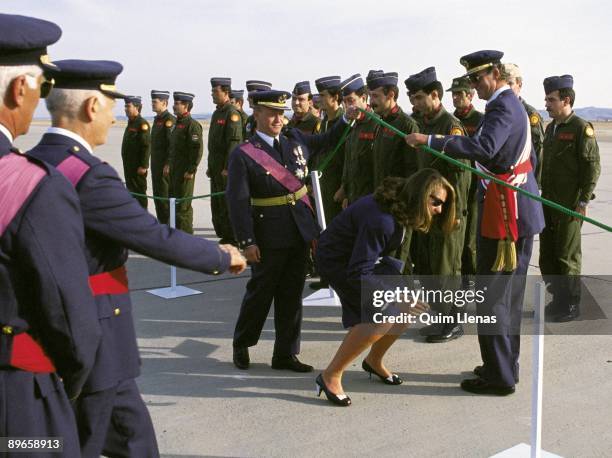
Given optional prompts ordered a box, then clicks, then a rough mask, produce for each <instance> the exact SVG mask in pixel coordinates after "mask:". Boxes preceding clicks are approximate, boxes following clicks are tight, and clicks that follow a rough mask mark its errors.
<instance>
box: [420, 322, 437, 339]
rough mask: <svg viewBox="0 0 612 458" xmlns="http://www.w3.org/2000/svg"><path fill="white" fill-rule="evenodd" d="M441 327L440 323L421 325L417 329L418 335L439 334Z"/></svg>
mask: <svg viewBox="0 0 612 458" xmlns="http://www.w3.org/2000/svg"><path fill="white" fill-rule="evenodd" d="M441 329H442V325H440V324H437V323H436V324H428V325H427V326H423V327H422V328H421V329H419V335H421V336H423V337H428V336H433V335H437V334H440V330H441Z"/></svg>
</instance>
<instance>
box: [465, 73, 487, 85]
mask: <svg viewBox="0 0 612 458" xmlns="http://www.w3.org/2000/svg"><path fill="white" fill-rule="evenodd" d="M488 73H489V72H486V73H476V74H473V75H468V79H469V80H470V83H472V84H478V83H480V80H481V79H482V78H483V77H484V76H485V75H487V74H488Z"/></svg>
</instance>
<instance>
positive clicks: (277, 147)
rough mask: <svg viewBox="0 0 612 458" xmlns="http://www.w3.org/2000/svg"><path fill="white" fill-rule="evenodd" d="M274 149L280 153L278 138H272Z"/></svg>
mask: <svg viewBox="0 0 612 458" xmlns="http://www.w3.org/2000/svg"><path fill="white" fill-rule="evenodd" d="M274 149H275V150H276V151H278V152H279V153H281V147H280V142H279V141H278V138H275V139H274Z"/></svg>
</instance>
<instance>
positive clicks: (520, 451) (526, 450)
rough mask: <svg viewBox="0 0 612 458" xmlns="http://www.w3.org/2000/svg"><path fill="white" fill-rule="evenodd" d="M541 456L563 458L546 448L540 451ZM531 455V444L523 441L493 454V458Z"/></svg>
mask: <svg viewBox="0 0 612 458" xmlns="http://www.w3.org/2000/svg"><path fill="white" fill-rule="evenodd" d="M540 456H541V457H542V458H561V457H560V456H559V455H555V454H554V453H550V452H547V451H545V450H541V451H540ZM529 457H531V446H529V445H527V444H525V443H521V444H517V445H515V446H514V447H510V448H509V449H508V450H504V451H503V452H499V453H497V454H495V455H493V456H492V457H491V458H529Z"/></svg>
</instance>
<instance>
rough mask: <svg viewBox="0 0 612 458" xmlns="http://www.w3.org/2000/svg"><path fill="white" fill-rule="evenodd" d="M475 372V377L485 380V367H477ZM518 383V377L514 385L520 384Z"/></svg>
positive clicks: (515, 378)
mask: <svg viewBox="0 0 612 458" xmlns="http://www.w3.org/2000/svg"><path fill="white" fill-rule="evenodd" d="M473 372H474V375H477V376H478V377H480V378H484V375H485V371H484V366H476V367H475V368H474V371H473ZM518 382H519V378H518V376H517V377H514V383H518Z"/></svg>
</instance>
